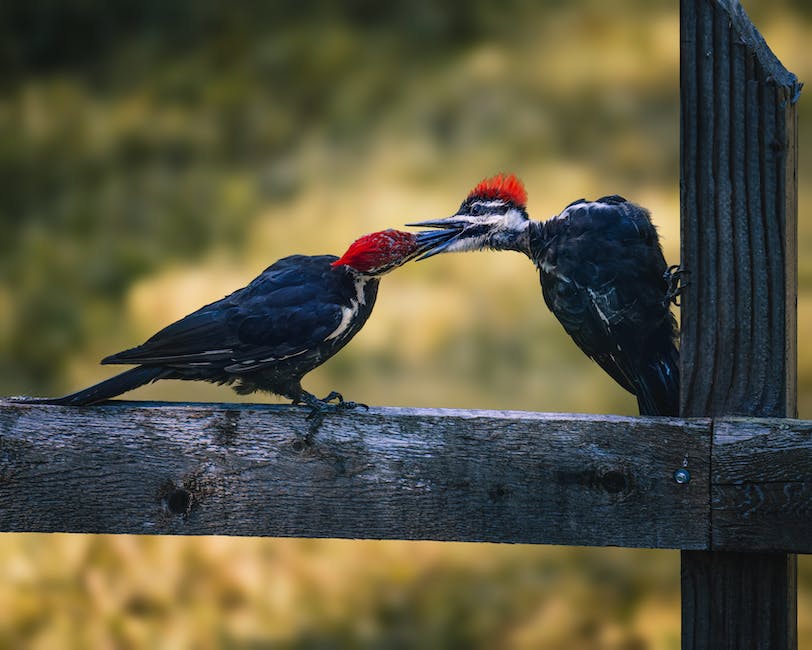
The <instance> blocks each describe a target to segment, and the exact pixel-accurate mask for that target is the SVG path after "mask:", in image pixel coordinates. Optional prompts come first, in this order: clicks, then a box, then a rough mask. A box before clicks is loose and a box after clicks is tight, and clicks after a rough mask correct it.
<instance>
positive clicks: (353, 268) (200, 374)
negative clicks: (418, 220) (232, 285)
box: [37, 230, 425, 409]
mask: <svg viewBox="0 0 812 650" xmlns="http://www.w3.org/2000/svg"><path fill="white" fill-rule="evenodd" d="M422 250H425V246H424V247H423V248H422V249H421V248H419V247H418V246H417V244H416V242H415V237H414V235H411V234H410V233H403V232H399V231H396V230H387V231H382V232H379V233H372V234H370V235H365V236H364V237H362V238H360V239H358V240H356V241H355V242H354V243H353V244H352V245H351V246H350V248H349V249H348V250H347V252H346V253H345V254H344V256H343V257H342V258H341V259H339V258H337V257H336V256H334V255H315V256H305V255H292V256H290V257H285V258H283V259H281V260H279V261H277V262H275V263H274V264H272V265H271V266H269V267H268V268H267V269H265V270H264V271H263V272H262V273H261V274H260V275H259V276H258V277H257V278H255V279H254V280H253V281H252V282H251V283H250V284H248V285H247V286H246V287H243V288H242V289H239V290H237V291H235V292H234V293H232V294H230V295H228V296H226V297H225V298H222V299H221V300H218V301H216V302H213V303H211V304H208V305H205V306H204V307H201V308H200V309H198V310H197V311H195V312H193V313H191V314H189V315H188V316H186V317H185V318H182V319H181V320H179V321H177V322H175V323H172V324H171V325H168V326H167V327H165V328H164V329H162V330H161V331H159V332H158V333H156V334H155V335H154V336H152V337H151V338H150V339H149V340H147V341H146V342H145V343H143V344H142V345H139V346H137V347H134V348H131V349H129V350H124V351H123V352H119V353H117V354H113V355H111V356H109V357H106V358H105V359H103V360H102V363H104V364H132V365H135V366H136V367H135V368H131V369H129V370H126V371H124V372H123V373H121V374H119V375H116V376H114V377H111V378H110V379H107V380H105V381H102V382H100V383H98V384H96V385H94V386H91V387H89V388H85V389H84V390H80V391H78V392H76V393H72V394H70V395H66V396H64V397H58V398H46V399H40V400H37V401H38V402H40V403H48V404H62V405H71V406H79V405H87V404H95V403H98V402H102V401H104V400H107V399H110V398H111V397H115V396H116V395H119V394H121V393H123V392H126V391H128V390H132V389H133V388H137V387H138V386H141V385H143V384H146V383H149V382H152V381H156V380H159V379H187V380H201V381H208V382H213V383H217V384H229V385H232V386H233V388H234V390H236V391H237V392H238V393H241V394H247V393H252V392H254V391H267V392H270V393H275V394H278V395H282V396H284V397H287V398H288V399H290V400H292V401H293V402H294V403H297V402H304V403H306V404H308V405H310V406H311V407H313V408H317V409H318V408H323V407H324V406H325V403H326V401H328V400H332V399H335V398H337V399H338V401H339V404H340V405H352V404H353V403H351V402H346V403H345V402H344V401H343V398H342V397H341V395H340V394H338V393H335V392H334V393H331V394H330V396H328V397H327V398H325V399H324V400H319V399H317V398H316V397H315V396H313V395H312V394H310V393H308V392H307V391H305V390H304V389H303V388H302V385H301V380H302V377H304V375H305V374H307V373H308V372H310V371H311V370H313V369H314V368H316V367H317V366H319V365H321V364H322V363H324V362H325V361H326V360H327V359H329V358H330V357H332V356H333V355H334V354H336V352H338V351H339V350H340V349H341V348H343V347H344V345H346V344H347V342H349V341H350V339H352V337H353V336H355V335H356V334H357V333H358V332H359V331H360V330H361V328H362V327H363V326H364V324H365V323H366V321H367V319H368V318H369V316H370V314H371V313H372V308H373V307H374V305H375V299H376V297H377V294H378V285H379V282H380V277H381V276H382V275H383V274H384V273H387V272H388V271H390V270H392V269H393V268H396V267H397V266H400V265H401V264H403V263H405V262H406V261H408V260H410V259H412V258H413V257H415V255H417V254H419V253H420V252H422Z"/></svg>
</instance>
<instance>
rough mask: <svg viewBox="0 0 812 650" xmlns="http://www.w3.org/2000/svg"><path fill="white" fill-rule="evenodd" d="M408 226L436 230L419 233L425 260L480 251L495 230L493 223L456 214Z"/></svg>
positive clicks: (419, 243) (422, 257)
mask: <svg viewBox="0 0 812 650" xmlns="http://www.w3.org/2000/svg"><path fill="white" fill-rule="evenodd" d="M406 225H408V226H418V227H428V228H436V229H437V230H424V231H422V232H419V233H417V243H418V245H419V246H421V247H424V251H425V252H423V254H422V255H421V256H420V257H419V259H421V260H425V259H427V258H429V257H432V256H434V255H438V254H439V253H451V252H456V251H469V250H478V249H480V248H483V247H485V241H486V240H487V237H488V235H489V233H490V232H491V231H492V229H493V223H491V222H490V221H489V220H485V219H482V218H478V217H471V216H469V215H466V214H455V215H453V216H451V217H448V218H446V219H433V220H429V221H420V222H418V223H410V224H406Z"/></svg>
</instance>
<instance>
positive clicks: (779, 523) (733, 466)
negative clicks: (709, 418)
mask: <svg viewBox="0 0 812 650" xmlns="http://www.w3.org/2000/svg"><path fill="white" fill-rule="evenodd" d="M713 438H714V444H713V461H712V467H713V474H712V483H713V487H712V491H711V508H712V513H711V520H712V523H713V530H712V541H713V546H714V548H717V549H724V550H745V549H746V550H765V551H770V550H782V551H791V552H798V553H809V552H810V551H812V422H804V421H799V420H782V419H752V418H731V419H725V420H719V421H717V422H716V423H715V425H714V436H713Z"/></svg>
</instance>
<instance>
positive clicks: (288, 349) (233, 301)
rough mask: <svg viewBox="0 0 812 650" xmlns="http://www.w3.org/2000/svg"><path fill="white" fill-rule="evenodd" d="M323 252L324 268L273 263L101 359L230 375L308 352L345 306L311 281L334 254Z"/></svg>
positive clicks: (336, 324) (338, 322)
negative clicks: (228, 292) (244, 282)
mask: <svg viewBox="0 0 812 650" xmlns="http://www.w3.org/2000/svg"><path fill="white" fill-rule="evenodd" d="M323 257H325V258H327V260H328V261H327V262H325V264H323V265H322V266H323V267H324V268H312V267H313V265H305V268H298V269H297V268H295V267H292V265H283V266H282V267H281V268H278V265H280V262H277V263H276V264H275V265H273V266H271V267H269V268H268V269H266V270H265V272H263V274H262V275H260V276H259V277H258V278H256V279H255V280H254V281H253V282H251V284H249V285H248V286H247V287H245V288H243V289H240V290H239V291H236V292H234V293H233V294H231V295H230V296H226V297H225V298H223V299H222V300H218V301H217V302H214V303H211V304H209V305H206V306H205V307H202V308H201V309H199V310H197V311H196V312H193V313H192V314H189V315H188V316H186V317H185V318H182V319H181V320H179V321H177V322H175V323H172V324H171V325H169V326H167V327H165V328H164V329H162V330H161V331H160V332H158V333H157V334H155V335H154V336H152V337H151V338H150V339H149V340H148V341H146V342H145V343H144V344H143V345H140V346H138V347H135V348H132V349H130V350H125V351H124V352H120V353H118V354H115V355H113V356H111V357H107V358H106V359H104V361H103V363H138V364H148V365H156V364H161V365H168V366H175V367H186V366H195V367H201V368H203V367H217V368H222V369H225V370H227V371H229V372H233V371H235V370H243V371H244V370H254V369H258V368H261V367H262V366H264V365H268V364H273V363H275V362H277V361H279V360H281V359H285V358H290V357H292V356H295V355H298V354H302V353H303V352H305V351H307V350H310V349H313V348H314V347H316V346H317V345H319V344H320V343H322V342H323V341H325V340H327V339H328V338H329V337H330V336H331V334H333V333H334V332H336V331H337V330H339V329H340V328H341V326H342V324H343V323H344V321H345V320H346V319H347V318H348V315H347V306H344V305H341V304H339V303H340V301H339V300H338V298H337V296H336V295H335V294H334V293H332V292H331V291H329V290H328V287H327V286H326V284H325V283H324V282H319V281H318V278H319V277H320V276H321V272H322V271H323V272H326V273H329V272H330V269H329V261H331V260H334V259H335V258H334V257H328V256H323ZM286 259H287V258H286ZM307 259H308V260H310V259H313V258H307ZM316 259H318V258H316ZM283 261H284V260H283ZM314 280H315V281H314Z"/></svg>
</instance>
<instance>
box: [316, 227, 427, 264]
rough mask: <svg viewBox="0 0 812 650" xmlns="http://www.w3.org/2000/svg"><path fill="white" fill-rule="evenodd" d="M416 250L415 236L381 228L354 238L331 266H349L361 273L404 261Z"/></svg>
mask: <svg viewBox="0 0 812 650" xmlns="http://www.w3.org/2000/svg"><path fill="white" fill-rule="evenodd" d="M415 250H417V237H416V236H415V235H413V234H412V233H410V232H403V231H401V230H393V229H391V228H390V229H389V230H381V231H379V232H373V233H370V234H369V235H364V236H363V237H359V238H358V239H356V240H355V241H354V242H353V243H352V244H350V247H349V248H348V249H347V251H346V252H345V253H344V255H342V256H341V258H340V259H337V260H336V261H335V262H333V264H332V266H343V265H346V266H351V267H352V268H354V269H355V270H356V271H361V272H362V273H364V272H368V271H373V270H375V269H380V268H384V267H389V268H392V267H393V265H397V264H399V263H402V262H405V261H406V260H408V259H409V258H410V256H411V255H412V253H414V252H415Z"/></svg>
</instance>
